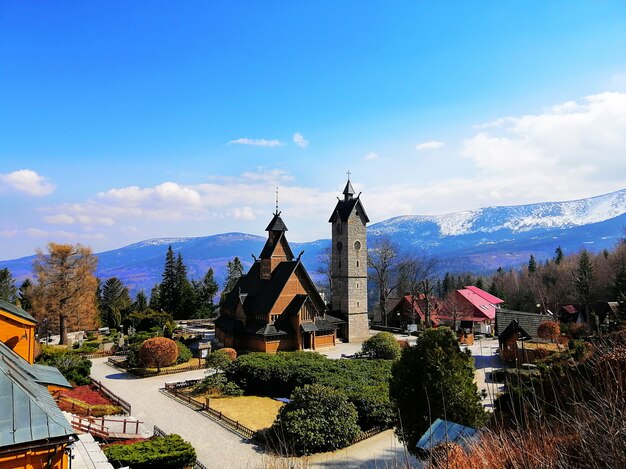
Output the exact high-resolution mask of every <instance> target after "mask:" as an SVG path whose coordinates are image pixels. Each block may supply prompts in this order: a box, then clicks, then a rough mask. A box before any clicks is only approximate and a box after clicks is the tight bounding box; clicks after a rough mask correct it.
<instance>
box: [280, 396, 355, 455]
mask: <svg viewBox="0 0 626 469" xmlns="http://www.w3.org/2000/svg"><path fill="white" fill-rule="evenodd" d="M357 418H358V415H357V411H356V408H355V407H354V404H352V403H351V402H349V401H348V399H347V398H346V396H345V395H344V394H343V393H341V392H339V391H337V390H336V389H332V388H329V387H327V386H321V385H318V384H313V385H310V386H305V387H304V388H298V389H296V390H295V391H294V393H293V394H292V395H291V402H289V403H288V404H287V405H285V406H284V407H283V408H282V409H281V411H280V413H279V415H278V417H277V418H276V421H275V422H274V425H273V426H272V435H271V441H272V442H273V443H274V444H273V446H274V447H275V448H276V447H278V448H280V447H281V446H282V448H283V449H284V448H286V449H287V451H288V452H294V453H296V454H311V453H319V452H322V451H334V450H336V449H339V448H344V447H346V446H348V445H350V444H351V443H352V442H353V441H354V439H355V438H356V436H357V435H358V434H359V431H360V430H359V426H358V425H357Z"/></svg>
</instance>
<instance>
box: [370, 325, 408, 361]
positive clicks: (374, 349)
mask: <svg viewBox="0 0 626 469" xmlns="http://www.w3.org/2000/svg"><path fill="white" fill-rule="evenodd" d="M361 350H362V351H363V353H364V354H367V355H371V356H372V357H373V358H381V359H385V360H397V359H398V358H400V353H401V352H402V350H401V348H400V344H399V343H398V341H397V340H396V338H395V337H394V336H393V334H392V333H391V332H379V333H378V334H376V335H373V336H372V337H370V338H369V339H367V340H366V341H365V342H363V347H362V349H361Z"/></svg>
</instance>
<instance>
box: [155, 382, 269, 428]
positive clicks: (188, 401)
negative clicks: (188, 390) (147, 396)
mask: <svg viewBox="0 0 626 469" xmlns="http://www.w3.org/2000/svg"><path fill="white" fill-rule="evenodd" d="M198 381H200V380H187V381H179V382H177V383H166V384H165V389H164V391H165V393H166V394H169V395H171V396H173V397H174V398H176V399H178V400H179V401H182V402H183V403H184V404H185V405H187V407H191V408H192V409H194V410H197V411H199V412H200V413H202V414H203V415H205V416H206V417H209V418H210V419H212V420H214V421H216V422H217V423H219V424H220V425H222V426H223V427H224V428H226V429H227V430H231V431H233V432H234V433H237V434H238V435H239V436H242V437H244V438H248V439H250V440H253V439H256V437H257V432H256V431H254V430H252V429H250V428H248V427H246V426H245V425H243V424H241V423H239V422H238V421H237V420H233V419H231V418H229V417H227V416H226V415H224V414H222V412H220V411H218V410H215V409H212V408H211V407H209V406H207V405H206V403H202V402H198V401H196V400H195V399H193V398H192V397H190V396H187V395H186V394H183V393H181V392H180V391H178V389H180V388H183V387H186V386H190V385H193V384H195V383H197V382H198ZM183 383H185V384H186V385H183Z"/></svg>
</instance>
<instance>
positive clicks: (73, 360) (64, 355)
mask: <svg viewBox="0 0 626 469" xmlns="http://www.w3.org/2000/svg"><path fill="white" fill-rule="evenodd" d="M37 362H38V363H40V364H42V365H48V366H54V367H55V368H58V370H59V371H60V372H61V374H62V375H63V376H64V377H65V379H67V380H68V381H69V382H71V383H73V384H74V385H76V386H82V385H84V384H89V383H90V382H91V379H90V378H89V373H90V372H91V361H90V360H88V359H87V358H83V357H82V356H80V355H79V354H77V353H74V352H73V351H72V350H66V349H61V348H56V347H50V346H45V345H44V346H43V347H42V351H41V355H40V356H39V358H38V359H37Z"/></svg>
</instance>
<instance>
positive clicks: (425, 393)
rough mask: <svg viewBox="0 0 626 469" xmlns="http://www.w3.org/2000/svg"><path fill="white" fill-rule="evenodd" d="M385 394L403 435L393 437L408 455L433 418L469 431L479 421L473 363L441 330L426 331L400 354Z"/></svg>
mask: <svg viewBox="0 0 626 469" xmlns="http://www.w3.org/2000/svg"><path fill="white" fill-rule="evenodd" d="M390 395H391V399H392V400H393V401H394V402H395V403H396V405H397V406H398V409H399V410H400V415H401V418H402V424H403V430H404V431H403V432H400V431H399V430H398V432H399V435H398V436H399V437H400V439H401V440H403V441H404V442H405V443H406V444H407V446H408V448H409V451H412V452H414V451H415V445H416V444H417V441H418V440H419V438H420V437H421V435H422V434H423V433H424V432H425V431H426V429H427V428H428V427H429V426H430V424H431V423H432V422H433V421H435V419H437V418H441V419H446V420H451V421H453V422H456V423H459V424H461V425H467V426H470V427H478V426H480V425H481V424H482V423H483V422H484V421H485V412H484V410H483V407H482V405H481V402H480V397H479V395H478V390H477V388H476V384H475V383H474V364H473V360H472V358H471V356H470V353H469V351H467V352H463V351H461V349H460V347H459V344H458V341H457V339H456V336H455V334H454V333H453V332H452V330H450V329H449V328H447V327H440V328H438V329H428V330H426V331H425V332H424V333H423V334H422V335H420V336H419V337H418V339H417V343H416V345H415V346H413V347H408V348H405V349H404V350H403V351H402V356H401V357H400V360H399V361H397V362H395V363H394V365H393V371H392V379H391V383H390Z"/></svg>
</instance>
